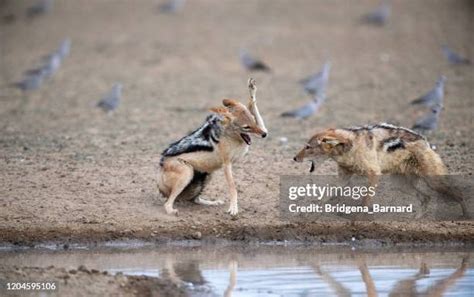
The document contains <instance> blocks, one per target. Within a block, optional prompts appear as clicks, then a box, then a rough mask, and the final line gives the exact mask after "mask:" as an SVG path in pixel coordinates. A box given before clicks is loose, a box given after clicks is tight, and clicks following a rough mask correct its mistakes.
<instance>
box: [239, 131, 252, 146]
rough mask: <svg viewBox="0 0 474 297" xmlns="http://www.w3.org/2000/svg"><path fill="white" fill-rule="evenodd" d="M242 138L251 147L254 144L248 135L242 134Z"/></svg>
mask: <svg viewBox="0 0 474 297" xmlns="http://www.w3.org/2000/svg"><path fill="white" fill-rule="evenodd" d="M240 137H242V139H243V140H244V141H245V143H246V144H248V145H250V143H252V139H251V138H250V136H249V135H248V134H245V133H240Z"/></svg>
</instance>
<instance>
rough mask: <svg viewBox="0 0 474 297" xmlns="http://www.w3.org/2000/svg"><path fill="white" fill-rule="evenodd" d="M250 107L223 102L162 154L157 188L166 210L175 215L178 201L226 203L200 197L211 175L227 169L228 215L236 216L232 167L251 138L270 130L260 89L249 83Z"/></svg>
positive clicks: (228, 101) (250, 81)
mask: <svg viewBox="0 0 474 297" xmlns="http://www.w3.org/2000/svg"><path fill="white" fill-rule="evenodd" d="M248 86H249V90H250V100H249V103H248V106H245V105H244V104H242V103H240V102H237V101H235V100H231V99H224V100H223V102H222V103H223V105H224V106H223V107H218V108H213V109H211V111H212V112H213V113H212V114H211V115H209V116H208V117H207V119H206V121H205V122H204V124H203V125H202V126H201V127H199V128H198V129H197V130H195V131H194V132H192V133H191V134H189V135H187V136H185V137H183V138H181V139H180V140H178V141H176V142H174V143H172V144H171V145H170V146H169V147H168V148H167V149H166V150H164V151H163V153H162V157H161V161H160V167H159V172H158V188H159V190H160V192H161V193H162V194H163V196H165V197H166V198H167V201H166V203H165V210H166V212H167V213H168V214H176V213H177V210H176V209H174V208H173V203H174V201H175V199H177V198H178V199H188V200H194V202H196V203H199V204H203V205H219V204H222V203H223V202H222V201H220V200H217V201H208V200H205V199H202V198H200V197H199V194H200V193H201V191H202V190H203V189H204V186H205V185H206V183H207V182H208V181H209V178H210V175H211V174H212V172H214V171H215V170H217V169H219V168H221V167H224V174H225V177H226V180H227V183H228V187H229V191H230V207H229V210H228V212H229V213H230V214H231V215H236V214H237V212H238V206H237V189H236V187H235V183H234V179H233V176H232V163H234V162H235V161H236V160H238V159H239V158H240V157H242V156H243V155H245V154H246V153H247V151H248V149H249V146H250V144H251V141H252V139H251V136H250V135H251V134H255V135H259V136H261V137H262V138H264V137H266V136H267V129H266V128H265V124H264V122H263V119H262V117H261V116H260V113H259V111H258V108H257V100H256V97H255V94H256V91H257V87H256V85H255V81H254V80H253V79H249V85H248Z"/></svg>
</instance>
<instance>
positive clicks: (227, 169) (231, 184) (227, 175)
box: [224, 162, 239, 216]
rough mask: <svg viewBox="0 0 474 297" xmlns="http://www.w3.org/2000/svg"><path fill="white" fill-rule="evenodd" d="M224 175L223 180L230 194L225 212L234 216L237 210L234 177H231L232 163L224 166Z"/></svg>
mask: <svg viewBox="0 0 474 297" xmlns="http://www.w3.org/2000/svg"><path fill="white" fill-rule="evenodd" d="M224 175H225V179H226V180H227V184H228V186H229V193H230V205H229V210H228V211H227V212H228V213H230V214H231V215H233V216H235V215H237V213H238V212H239V208H238V206H237V189H236V187H235V182H234V177H233V176H232V163H230V162H229V163H227V164H224Z"/></svg>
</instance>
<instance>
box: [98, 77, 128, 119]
mask: <svg viewBox="0 0 474 297" xmlns="http://www.w3.org/2000/svg"><path fill="white" fill-rule="evenodd" d="M121 96H122V84H120V83H115V84H114V85H113V86H112V90H111V91H110V92H109V93H107V94H106V95H105V96H104V97H102V99H101V100H100V101H99V102H98V103H97V106H98V107H100V108H102V110H103V111H105V112H111V111H113V110H115V109H116V108H117V107H118V105H119V103H120V97H121Z"/></svg>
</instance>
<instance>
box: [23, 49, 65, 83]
mask: <svg viewBox="0 0 474 297" xmlns="http://www.w3.org/2000/svg"><path fill="white" fill-rule="evenodd" d="M60 66H61V58H60V56H59V54H58V53H53V54H51V55H48V57H47V60H46V62H45V63H44V64H43V65H42V66H40V67H38V68H34V69H30V70H27V71H25V74H26V75H35V74H39V73H42V75H43V76H44V78H50V77H51V76H53V74H54V73H56V71H57V70H58V69H59V67H60Z"/></svg>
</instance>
